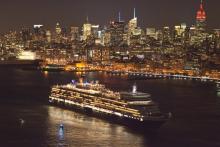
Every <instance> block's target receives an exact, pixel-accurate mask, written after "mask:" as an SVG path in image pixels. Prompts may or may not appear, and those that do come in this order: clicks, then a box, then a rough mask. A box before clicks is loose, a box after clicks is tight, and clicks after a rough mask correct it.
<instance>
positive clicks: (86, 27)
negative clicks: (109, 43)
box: [83, 17, 92, 40]
mask: <svg viewBox="0 0 220 147" xmlns="http://www.w3.org/2000/svg"><path fill="white" fill-rule="evenodd" d="M91 34H92V25H91V24H90V23H89V19H88V17H87V19H86V23H85V24H83V40H87V38H88V37H89V36H90V35H91Z"/></svg>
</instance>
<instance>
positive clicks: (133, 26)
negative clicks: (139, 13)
mask: <svg viewBox="0 0 220 147" xmlns="http://www.w3.org/2000/svg"><path fill="white" fill-rule="evenodd" d="M136 28H137V17H136V11H135V8H134V17H133V18H132V19H131V20H130V21H129V22H128V45H130V38H131V37H132V35H133V33H134V31H135V29H136Z"/></svg>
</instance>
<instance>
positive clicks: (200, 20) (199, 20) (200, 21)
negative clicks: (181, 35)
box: [196, 0, 206, 32]
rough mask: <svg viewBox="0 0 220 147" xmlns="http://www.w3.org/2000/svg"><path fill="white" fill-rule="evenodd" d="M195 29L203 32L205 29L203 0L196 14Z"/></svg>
mask: <svg viewBox="0 0 220 147" xmlns="http://www.w3.org/2000/svg"><path fill="white" fill-rule="evenodd" d="M196 29H197V31H198V32H204V31H205V29H206V12H205V10H204V5H203V0H201V3H200V8H199V10H198V11H197V15H196Z"/></svg>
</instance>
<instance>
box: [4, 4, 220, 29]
mask: <svg viewBox="0 0 220 147" xmlns="http://www.w3.org/2000/svg"><path fill="white" fill-rule="evenodd" d="M13 3H14V5H11V4H12V1H11V0H9V1H7V2H6V1H4V2H2V5H1V6H0V12H1V13H0V18H2V22H1V28H0V31H1V32H7V31H8V30H11V29H12V30H17V29H20V28H21V27H30V26H32V25H33V24H43V25H45V26H46V27H47V28H53V27H54V25H55V23H56V22H60V23H61V25H62V26H67V27H69V26H82V24H83V23H84V22H85V21H86V16H89V18H90V21H91V23H93V24H100V25H107V24H108V23H109V21H110V20H114V19H117V17H118V13H119V12H120V13H121V18H122V20H125V21H128V20H129V19H131V18H132V17H133V8H136V16H137V17H138V18H139V19H138V25H139V26H141V27H161V26H174V25H176V24H180V23H182V22H185V23H187V25H192V24H195V18H196V12H197V11H198V9H199V3H200V0H196V1H189V0H186V1H179V2H176V1H174V0H169V1H166V2H163V1H160V2H159V0H156V1H152V0H148V1H143V0H141V1H139V2H133V1H130V0H129V1H127V2H126V5H125V4H124V2H123V0H119V1H117V2H116V1H114V0H113V1H111V2H110V1H109V2H108V1H107V2H105V3H103V2H101V1H100V0H94V1H92V2H90V1H87V0H83V1H81V2H80V1H78V0H75V1H74V2H73V1H69V0H65V2H63V1H62V2H58V1H53V2H52V1H51V0H48V1H46V2H41V0H40V1H37V2H32V3H31V2H28V1H27V0H21V1H19V2H13ZM218 3H219V2H218V1H217V0H213V1H209V2H207V1H204V9H205V11H206V12H207V16H208V17H207V26H208V27H209V28H218V26H219V21H218V18H217V17H218V16H216V15H214V14H216V13H218V11H219V10H217V9H218V8H217V6H218V5H217V4H218ZM159 4H160V5H159ZM94 10H97V11H94ZM15 12H16V13H15ZM173 12H175V13H173ZM26 14H29V15H26ZM24 15H25V16H26V17H23V16H24Z"/></svg>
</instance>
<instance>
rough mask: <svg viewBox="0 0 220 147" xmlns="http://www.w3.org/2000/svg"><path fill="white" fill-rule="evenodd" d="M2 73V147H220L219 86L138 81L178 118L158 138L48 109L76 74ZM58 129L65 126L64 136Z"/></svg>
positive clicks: (118, 86)
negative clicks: (55, 91) (55, 90)
mask: <svg viewBox="0 0 220 147" xmlns="http://www.w3.org/2000/svg"><path fill="white" fill-rule="evenodd" d="M0 70H1V71H0V89H1V93H0V118H1V119H0V147H44V146H45V147H59V146H70V147H74V146H76V147H78V146H92V147H93V146H95V147H96V146H97V147H111V146H113V147H133V146H134V147H135V146H137V147H217V146H220V97H218V93H217V89H216V86H215V84H211V83H202V82H193V81H183V80H146V81H136V84H137V86H138V90H139V91H143V92H149V93H151V95H152V98H153V99H154V100H155V101H156V102H158V104H159V105H160V108H161V110H162V111H163V112H172V113H173V115H174V118H173V119H172V120H170V121H168V122H167V123H166V124H164V125H163V126H162V127H161V128H160V129H159V130H158V131H157V132H156V133H147V132H146V133H143V132H139V131H136V130H134V129H131V128H127V127H125V126H121V125H119V124H113V123H109V122H107V121H104V120H100V119H98V118H93V117H89V116H86V115H82V114H78V113H75V112H72V111H69V110H64V109H60V108H56V107H52V106H49V105H47V99H48V95H49V91H50V86H51V85H53V84H66V83H68V82H70V81H71V79H74V78H76V77H78V76H79V75H77V74H74V73H48V74H46V73H42V72H40V71H23V70H20V69H3V68H2V69H0ZM87 79H88V80H99V81H100V82H101V83H104V84H106V85H107V87H109V88H111V89H113V90H118V91H121V90H126V91H127V90H131V86H132V84H133V83H134V81H127V80H125V79H124V78H120V77H111V76H108V75H105V74H102V73H88V74H87ZM21 119H22V120H24V123H23V124H22V123H21V121H20V120H21ZM59 124H64V132H62V131H61V130H59Z"/></svg>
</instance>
